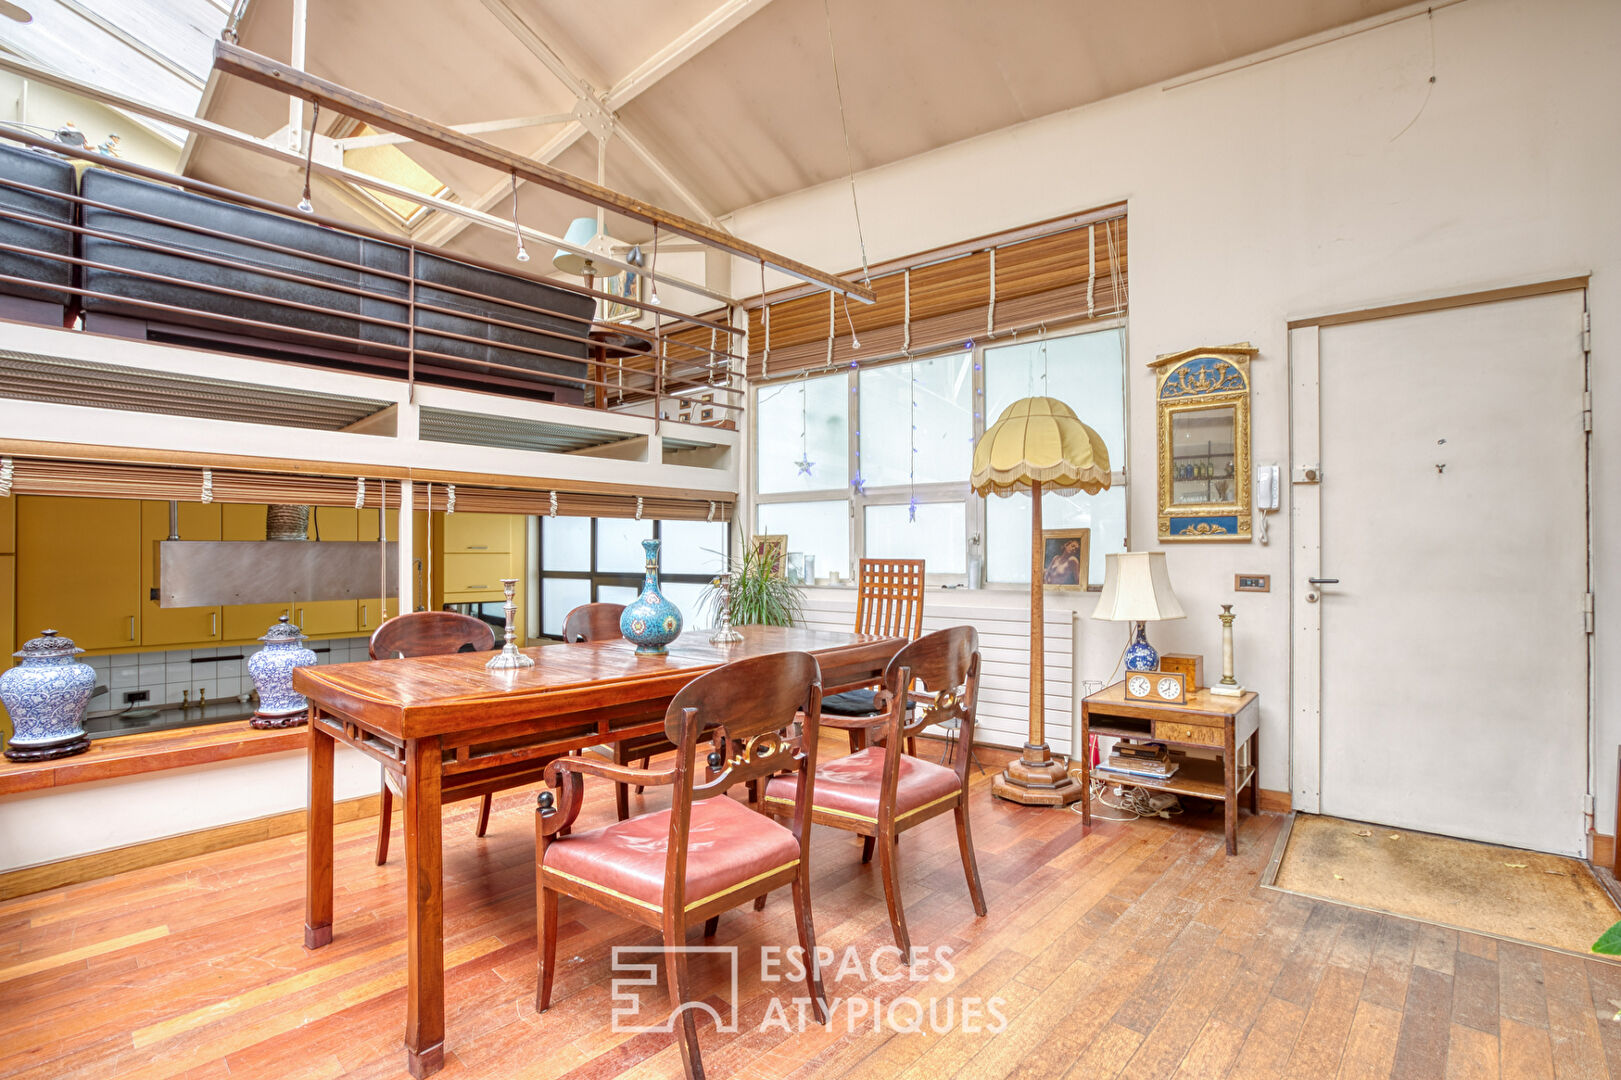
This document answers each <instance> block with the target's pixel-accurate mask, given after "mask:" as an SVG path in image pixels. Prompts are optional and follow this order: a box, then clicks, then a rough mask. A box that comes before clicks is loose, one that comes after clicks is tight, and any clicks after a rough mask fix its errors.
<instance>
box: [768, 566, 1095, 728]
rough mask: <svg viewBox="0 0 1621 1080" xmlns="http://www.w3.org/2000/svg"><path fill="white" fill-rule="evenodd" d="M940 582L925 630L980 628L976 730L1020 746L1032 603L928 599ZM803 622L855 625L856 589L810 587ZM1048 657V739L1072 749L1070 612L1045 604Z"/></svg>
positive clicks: (824, 626)
mask: <svg viewBox="0 0 1621 1080" xmlns="http://www.w3.org/2000/svg"><path fill="white" fill-rule="evenodd" d="M939 592H940V591H939V590H935V589H930V590H929V593H928V599H929V601H931V603H925V604H924V606H923V632H924V633H925V634H929V633H933V632H934V631H936V630H944V629H946V628H947V627H950V626H962V625H965V624H966V625H970V626H972V627H974V629H976V630H978V631H979V650H980V656H981V671H980V680H979V720H978V724H977V727H976V729H975V734H974V738H975V741H977V742H983V743H988V744H990V745H992V746H1005V747H1008V748H1010V749H1014V750H1017V749H1019V748H1020V747H1022V746H1023V745H1024V741H1025V739H1026V738H1027V737H1028V735H1029V717H1030V608H1029V607H1028V606H1027V605H1026V606H1022V607H1015V606H1009V607H957V608H953V607H945V606H942V605H939V604H935V603H932V601H934V600H935V599H936V598H937V597H938V595H939ZM800 595H801V596H803V597H804V605H805V606H804V616H803V619H802V620H801V623H802V625H804V626H806V627H809V628H810V629H813V630H842V631H844V632H845V633H849V632H850V631H851V630H852V629H854V627H855V594H853V593H828V592H822V591H820V590H812V589H807V590H805V591H804V592H803V593H801V594H800ZM1044 636H1045V639H1046V640H1045V648H1044V649H1043V650H1042V653H1043V655H1044V656H1045V657H1046V661H1047V666H1046V676H1047V678H1046V701H1047V710H1046V724H1047V745H1048V746H1049V747H1051V748H1052V750H1053V752H1054V753H1057V754H1065V755H1067V754H1068V753H1069V743H1070V715H1071V710H1072V708H1073V696H1072V687H1073V681H1074V676H1075V634H1074V620H1073V617H1072V615H1071V613H1070V612H1068V611H1063V610H1058V611H1048V612H1047V613H1046V619H1045V621H1044Z"/></svg>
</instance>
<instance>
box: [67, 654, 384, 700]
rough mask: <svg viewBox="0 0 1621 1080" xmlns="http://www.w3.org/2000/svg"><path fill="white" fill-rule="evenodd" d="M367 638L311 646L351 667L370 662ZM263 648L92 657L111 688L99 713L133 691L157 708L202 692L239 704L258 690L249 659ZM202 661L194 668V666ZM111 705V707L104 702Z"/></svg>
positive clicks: (322, 658) (100, 679)
mask: <svg viewBox="0 0 1621 1080" xmlns="http://www.w3.org/2000/svg"><path fill="white" fill-rule="evenodd" d="M367 641H368V639H367V638H364V637H355V638H338V639H335V640H332V641H316V642H311V643H310V644H311V646H312V648H315V649H316V650H318V651H317V652H316V656H317V657H318V659H319V662H320V663H322V664H351V663H356V662H358V661H362V660H366V659H368V654H367V652H366V645H367ZM261 648H263V646H262V645H259V644H258V643H257V642H255V643H253V644H251V645H222V646H219V647H213V648H205V649H169V650H165V651H161V652H144V653H119V654H117V655H115V656H92V657H87V658H86V659H85V662H86V663H88V664H89V665H90V666H91V667H92V668H94V669H95V672H96V682H97V683H98V684H103V685H106V686H107V687H108V688H109V692H108V694H107V695H106V696H105V698H103V699H98V704H97V705H96V706H95V707H97V708H101V707H109V708H112V707H116V708H122V707H123V705H124V699H123V695H124V692H125V691H128V690H145V691H146V692H147V693H149V694H150V695H151V702H152V704H154V705H174V704H178V703H179V701H180V696H181V691H190V693H191V700H192V701H196V700H197V691H198V690H199V689H201V690H202V691H203V692H204V693H205V694H206V695H207V696H208V700H210V701H221V700H224V699H226V698H233V697H236V696H237V695H239V694H242V693H245V692H247V691H250V690H252V689H253V679H252V678H250V677H249V675H248V657H250V656H252V655H253V654H254V653H256V652H258V651H259V650H260V649H261ZM194 659H195V660H198V661H201V662H200V663H192V661H193V660H194ZM103 700H105V701H106V702H107V705H106V706H103V705H101V704H100V703H99V702H100V701H103Z"/></svg>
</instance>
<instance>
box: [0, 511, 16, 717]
mask: <svg viewBox="0 0 1621 1080" xmlns="http://www.w3.org/2000/svg"><path fill="white" fill-rule="evenodd" d="M5 501H6V502H12V501H14V500H11V499H7V500H5ZM16 573H17V557H16V556H15V555H0V671H4V670H5V669H6V668H9V667H10V666H11V665H12V664H13V663H14V661H13V660H12V659H11V654H12V653H14V652H16V651H17V636H16V634H15V633H14V630H15V628H16V625H17V577H16ZM0 738H3V739H5V740H7V741H10V739H11V717H10V716H7V715H6V707H5V706H4V705H0Z"/></svg>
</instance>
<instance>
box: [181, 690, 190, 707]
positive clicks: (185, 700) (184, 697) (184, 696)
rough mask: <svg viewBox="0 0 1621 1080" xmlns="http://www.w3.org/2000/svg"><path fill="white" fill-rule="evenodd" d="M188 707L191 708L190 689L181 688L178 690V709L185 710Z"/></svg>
mask: <svg viewBox="0 0 1621 1080" xmlns="http://www.w3.org/2000/svg"><path fill="white" fill-rule="evenodd" d="M189 708H191V691H190V690H182V691H180V711H181V712H185V711H186V710H187V709H189Z"/></svg>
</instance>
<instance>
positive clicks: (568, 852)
mask: <svg viewBox="0 0 1621 1080" xmlns="http://www.w3.org/2000/svg"><path fill="white" fill-rule="evenodd" d="M821 696H822V686H821V672H820V669H819V668H818V667H817V663H816V660H815V658H814V657H812V656H811V655H810V654H809V653H802V652H788V653H771V654H769V655H766V656H758V657H753V658H750V659H747V660H739V661H737V662H736V663H732V664H728V665H726V666H725V667H722V668H718V669H716V670H715V671H711V672H709V673H708V674H706V675H703V676H700V677H699V678H697V679H695V680H694V681H693V682H691V683H689V684H687V686H686V687H685V688H683V689H682V690H681V691H680V692H679V693H677V694H676V696H675V699H674V700H673V701H671V702H670V707H669V709H668V710H667V711H666V712H665V715H664V730H665V734H666V735H667V736H668V737H669V739H670V741H671V742H673V743H674V744H675V745H676V748H677V749H676V755H675V761H674V762H673V763H672V765H671V767H670V768H668V769H665V770H662V771H651V770H648V769H632V768H627V767H625V766H623V765H615V764H610V763H608V762H606V761H601V760H599V759H596V758H593V757H589V756H587V757H577V758H559V759H558V760H556V761H554V762H552V763H551V764H550V765H548V766H547V768H546V783H547V785H548V786H547V789H546V790H543V791H542V792H541V793H540V798H539V811H538V813H537V815H536V818H535V895H536V903H537V906H538V908H539V916H540V941H539V952H540V955H539V971H538V979H537V982H536V987H535V1008H536V1010H537V1011H539V1012H545V1011H546V1009H547V1008H548V1007H549V1006H550V1005H551V997H552V978H553V975H554V974H555V972H556V970H557V962H556V961H557V897H558V894H559V893H562V894H564V895H567V896H572V897H574V898H575V899H578V900H583V901H585V902H586V903H589V904H594V905H596V906H597V907H601V908H606V909H607V910H609V911H612V912H615V913H617V914H619V915H623V916H624V917H626V918H628V919H631V920H634V921H636V922H639V923H643V924H645V925H648V926H655V927H660V928H662V929H663V931H664V944H665V948H666V950H667V951H666V952H665V954H664V963H665V974H666V977H667V978H668V981H669V988H670V1002H671V1009H672V1014H671V1016H672V1020H673V1019H677V1018H678V1019H679V1021H680V1026H679V1035H678V1039H679V1042H680V1046H681V1062H682V1065H683V1066H684V1067H685V1070H686V1075H687V1077H688V1080H696V1078H701V1077H702V1076H703V1074H704V1073H703V1061H702V1058H701V1057H700V1055H699V1050H698V1031H697V1025H696V1023H695V1022H694V1016H693V1013H694V1012H695V1011H696V1010H698V1009H705V1010H708V1011H709V1012H711V1013H713V1012H714V1010H713V1008H711V1007H710V1006H709V1005H707V1004H704V1003H703V1002H701V1001H694V1000H693V998H692V993H691V988H690V986H689V984H688V981H687V964H686V956H685V954H684V953H683V952H682V951H681V950H682V948H683V947H684V946H685V944H686V940H687V927H688V925H689V924H692V923H697V922H700V921H702V922H703V924H704V936H705V937H711V936H713V935H714V933H715V931H716V929H717V927H718V926H719V923H720V916H721V913H722V912H724V911H727V910H730V909H731V908H735V907H738V906H740V905H743V904H746V903H748V902H749V901H751V900H755V899H756V898H759V899H760V900H763V899H764V898H765V896H766V894H767V893H769V892H771V891H772V890H773V889H777V888H780V887H782V886H784V885H788V886H790V887H791V888H792V890H793V897H794V915H795V920H796V922H797V924H798V929H799V944H800V947H801V948H803V949H804V955H805V957H806V963H805V985H806V988H807V989H808V990H809V992H810V997H811V1000H812V1001H813V1002H815V1011H816V1018H817V1020H818V1021H820V1022H822V1023H824V1024H825V1023H826V1022H827V1016H828V1012H827V1005H826V999H825V996H824V994H823V991H822V978H821V973H820V972H819V970H818V969H817V964H816V940H815V932H814V929H813V926H812V923H811V904H810V871H809V866H810V799H811V796H812V793H813V791H814V787H815V784H814V781H813V776H814V773H815V769H816V738H817V726H816V722H817V717H818V716H819V715H820V713H821V708H820V706H821ZM801 710H802V711H803V713H804V716H805V720H804V730H803V734H802V736H801V737H800V738H798V739H790V738H789V737H787V736H786V735H785V734H784V731H785V730H786V729H787V728H788V727H789V725H790V724H791V723H792V722H793V720H794V716H795V713H796V711H801ZM704 750H707V751H708V752H707V756H706V757H705V758H703V759H700V757H699V754H700V752H701V751H704ZM705 764H707V766H708V767H707V769H704V770H703V772H702V774H700V772H699V770H700V769H701V768H702V767H703V766H704V765H705ZM784 768H789V769H791V770H792V776H793V778H794V780H795V781H796V782H797V784H798V787H797V789H796V790H797V791H798V792H799V793H800V794H799V795H798V797H797V801H795V802H794V803H793V806H792V808H791V809H785V811H784V812H785V813H786V814H788V815H789V816H790V817H791V828H785V827H784V826H783V825H781V824H778V823H777V822H776V821H774V820H772V819H771V818H769V817H767V816H766V815H764V814H760V813H757V812H756V811H754V810H751V809H749V808H748V807H747V806H745V805H743V804H742V803H741V802H738V801H737V800H736V799H733V798H731V797H730V796H729V795H728V794H727V791H728V789H730V788H731V787H733V786H734V785H736V784H739V783H745V782H747V781H749V780H753V779H759V778H760V777H763V776H766V775H769V774H771V773H774V772H777V771H779V770H782V769H784ZM587 775H590V776H599V777H603V778H605V779H608V780H611V781H613V782H614V784H615V785H616V786H619V787H624V786H625V785H628V784H652V785H668V786H669V787H670V788H671V796H670V809H668V810H659V811H654V812H652V813H647V814H641V815H639V816H637V817H634V818H631V819H630V820H628V821H619V822H616V823H614V824H612V825H607V826H604V827H603V828H600V829H590V830H587V831H584V832H572V831H570V830H571V826H572V825H573V823H574V820H575V818H576V817H577V816H578V814H579V812H580V805H581V802H582V800H583V797H584V780H583V777H585V776H587ZM554 789H555V794H554ZM643 1022H644V1023H648V1022H655V1021H654V1020H653V1018H651V1017H648V1018H646V1019H644V1021H643Z"/></svg>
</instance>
